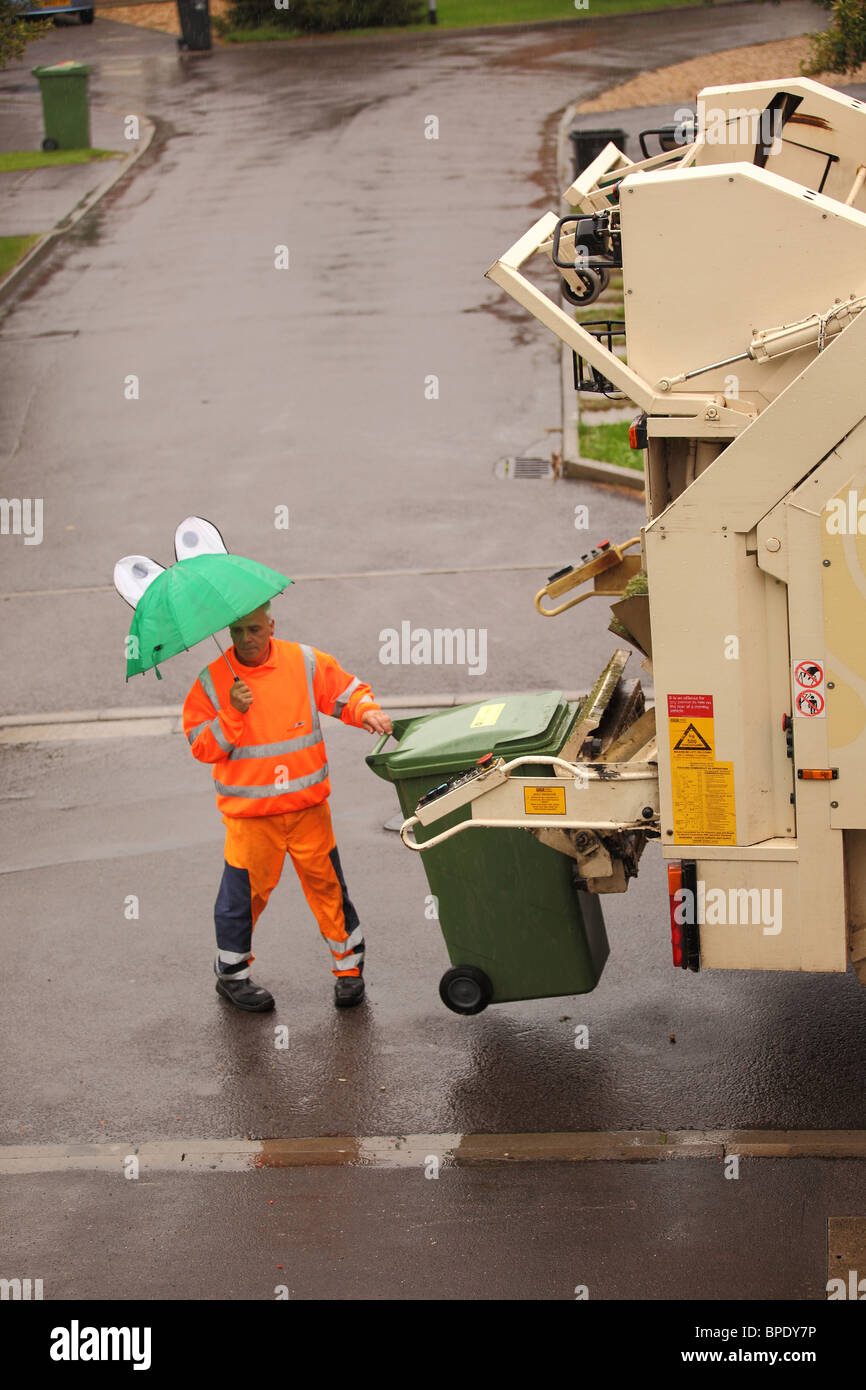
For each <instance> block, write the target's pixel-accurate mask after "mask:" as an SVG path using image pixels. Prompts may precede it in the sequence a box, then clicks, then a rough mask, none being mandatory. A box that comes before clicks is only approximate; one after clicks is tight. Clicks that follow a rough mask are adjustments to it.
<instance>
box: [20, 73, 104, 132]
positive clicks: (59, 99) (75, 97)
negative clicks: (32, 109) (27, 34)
mask: <svg viewBox="0 0 866 1390" xmlns="http://www.w3.org/2000/svg"><path fill="white" fill-rule="evenodd" d="M32 71H33V76H34V77H38V78H39V89H40V91H41V93H42V113H43V116H44V118H45V139H44V140H43V141H42V148H43V150H89V149H90V103H89V100H88V95H87V79H88V77H89V76H90V73H91V71H92V69H91V68H89V67H88V66H87V64H86V63H74V62H68V63H52V64H51V66H50V67H40V68H33V70H32Z"/></svg>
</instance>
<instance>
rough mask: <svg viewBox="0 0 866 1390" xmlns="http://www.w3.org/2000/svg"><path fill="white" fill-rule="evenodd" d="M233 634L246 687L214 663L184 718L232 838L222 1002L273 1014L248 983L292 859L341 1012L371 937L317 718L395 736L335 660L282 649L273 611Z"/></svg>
mask: <svg viewBox="0 0 866 1390" xmlns="http://www.w3.org/2000/svg"><path fill="white" fill-rule="evenodd" d="M229 632H230V634H231V638H232V642H233V644H234V646H233V655H234V661H233V662H232V665H233V666H235V667H237V666H238V665H239V666H240V668H241V671H240V675H239V678H238V680H234V678H233V676H232V674H231V672H230V670H229V668H228V666H227V664H226V662H225V661H224V660H223V658H222V657H221V656H220V657H217V659H216V660H215V661H212V662H211V664H210V665H209V666H207V667H205V669H204V670H203V671H202V672H201V674H200V675H199V677H198V679H197V681H196V683H195V685H194V686H193V688H192V690H191V691H190V692H189V694H188V695H187V697H186V701H185V703H184V707H183V728H184V733H185V734H186V736H187V738H188V740H189V743H190V746H191V748H192V752H193V756H194V757H196V758H198V760H199V761H200V762H203V763H213V764H214V770H213V779H214V783H215V786H216V793H217V806H218V807H219V809H220V811H221V812H222V817H223V822H224V824H225V827H226V846H225V868H224V870H223V877H222V883H221V884H220V890H219V894H218V896H217V900H216V907H215V909H214V921H215V923H216V938H217V958H216V962H215V965H214V969H215V971H216V975H217V982H216V987H217V992H218V993H219V994H221V995H222V996H223V998H225V999H228V1000H230V1001H231V1003H232V1004H234V1005H235V1006H236V1007H237V1008H239V1009H246V1010H248V1011H249V1012H252V1013H264V1012H265V1011H266V1010H268V1009H272V1008H273V1007H274V998H273V995H272V994H270V993H269V992H268V990H266V989H263V988H262V986H261V985H256V984H254V982H253V980H252V978H251V976H250V963H251V961H253V960H254V959H255V957H254V956H253V953H252V935H253V928H254V927H255V924H256V922H257V920H258V918H259V916H260V915H261V913H262V912H263V911H264V908H265V904H266V903H267V901H268V898H269V896H270V894H271V892H272V891H273V889H274V888H275V887H276V885H277V883H278V881H279V877H280V874H281V872H282V868H283V861H284V859H285V857H286V854H287V853H288V854H289V855H290V857H291V860H292V863H293V865H294V867H295V871H296V873H297V875H298V878H299V879H300V881H301V887H302V888H303V890H304V895H305V897H306V899H307V902H308V903H309V904H310V907H311V908H312V910H313V913H314V915H315V917H316V920H317V922H318V924H319V930H320V931H321V933H322V936H323V937H324V938H325V942H326V944H327V946H328V947H329V949H330V951H331V954H332V960H333V967H332V969H333V974H334V975H335V977H336V979H335V983H334V1002H335V1003H336V1005H337V1007H338V1008H346V1007H349V1006H351V1005H353V1004H359V1003H360V1002H361V1000H362V999H363V997H364V980H363V969H364V936H363V933H362V931H361V926H360V923H359V921H358V914H357V912H356V911H355V909H354V907H353V905H352V901H351V899H350V897H349V894H348V891H347V889H346V882H345V879H344V878H343V870H342V868H341V867H340V855H339V853H338V851H337V845H336V841H335V840H334V832H333V829H332V827H331V813H330V810H329V808H328V796H329V794H330V790H331V784H330V782H329V780H328V761H327V754H326V752H325V743H324V738H323V736H322V729H321V724H320V721H319V714H320V712H321V713H322V714H330V715H333V716H334V717H335V718H336V719H341V720H342V721H343V723H344V724H353V725H355V726H356V727H358V728H364V729H367V730H368V731H369V732H370V733H373V734H389V733H391V721H390V719H389V718H388V716H387V714H384V713H383V711H382V710H381V709H380V708H379V706H378V705H377V703H376V700H375V697H374V695H373V692H372V690H371V689H370V687H369V685H364V684H363V682H362V681H360V680H359V679H358V678H357V676H350V675H349V674H348V672H346V671H344V670H343V668H342V667H341V666H340V665H339V664H338V663H337V662H336V661H335V660H334V658H333V657H332V656H329V655H328V654H327V653H326V652H320V651H317V650H316V649H315V647H306V646H302V645H299V644H298V643H297V642H283V641H280V640H279V639H278V638H275V637H274V635H273V633H274V620H273V618H272V617H271V615H270V604H269V603H268V604H265V605H264V606H263V607H261V608H257V609H256V610H255V612H254V613H248V614H247V616H246V617H244V618H238V620H237V621H236V622H234V623H232V624H231V626H230V628H229ZM231 656H232V653H229V657H230V658H231Z"/></svg>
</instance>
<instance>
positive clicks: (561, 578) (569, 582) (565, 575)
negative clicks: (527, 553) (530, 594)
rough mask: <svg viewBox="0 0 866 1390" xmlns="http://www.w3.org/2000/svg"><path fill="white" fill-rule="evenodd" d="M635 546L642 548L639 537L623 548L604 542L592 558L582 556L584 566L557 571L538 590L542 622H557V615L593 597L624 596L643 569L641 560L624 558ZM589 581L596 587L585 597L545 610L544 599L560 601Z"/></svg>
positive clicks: (625, 543)
mask: <svg viewBox="0 0 866 1390" xmlns="http://www.w3.org/2000/svg"><path fill="white" fill-rule="evenodd" d="M633 545H640V536H632V538H631V540H630V541H623V542H622V544H621V545H611V543H610V541H602V543H601V545H599V546H597V547H596V549H595V550H593V551H592V552H591V554H590V556H589V558H587V557H586V556H585V555H582V556H581V559H582V560H583V561H584V562H585V563H584V564H581V565H568V566H567V567H566V568H565V569H562V570H557V571H556V573H555V574H552V575H551V576H550V578H549V579H548V581H547V583H546V584H545V586H544V588H543V589H539V591H538V593H537V594H536V595H535V607H536V608H537V609H538V612H539V613H540V614H541V616H542V617H543V618H555V617H556V616H557V614H558V613H564V612H565V610H566V609H567V608H573V607H574V605H575V604H576V603H583V600H584V599H585V598H592V597H593V595H594V594H608V595H610V594H623V593H624V592H625V586H626V584H627V583H628V581H629V580H630V579H631V578H632V577H633V576H634V575H635V574H637V572H638V570H639V569H640V567H641V560H640V558H639V557H638V556H637V555H629V556H628V557H626V556H625V554H624V552H625V551H626V550H630V549H631V547H632V546H633ZM614 571H615V572H614ZM588 579H592V580H593V581H594V584H593V587H592V588H591V589H588V590H587V592H586V593H585V594H578V596H577V597H576V598H573V599H569V601H568V603H561V604H560V605H559V607H558V608H542V606H541V602H542V599H544V598H559V597H560V595H561V594H566V593H568V591H569V589H574V588H576V587H577V585H578V584H585V583H586V581H587V580H588Z"/></svg>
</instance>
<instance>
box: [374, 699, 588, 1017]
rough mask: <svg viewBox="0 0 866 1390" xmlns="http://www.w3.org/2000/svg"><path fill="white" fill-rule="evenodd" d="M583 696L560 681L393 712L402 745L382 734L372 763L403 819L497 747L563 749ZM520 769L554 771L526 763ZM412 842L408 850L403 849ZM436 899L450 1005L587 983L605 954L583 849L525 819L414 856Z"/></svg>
mask: <svg viewBox="0 0 866 1390" xmlns="http://www.w3.org/2000/svg"><path fill="white" fill-rule="evenodd" d="M579 709H580V705H579V703H578V702H574V701H569V700H565V699H563V696H562V692H561V691H558V690H553V691H547V692H544V693H542V694H537V695H510V696H503V697H502V698H501V699H498V700H488V701H481V702H478V703H475V704H471V705H459V706H457V707H456V708H454V709H449V710H445V711H442V712H438V713H436V714H427V715H422V716H421V717H420V718H407V719H397V720H395V721H394V738H396V740H397V745H396V747H392V748H390V749H389V750H386V748H385V745H386V744H387V742H388V738H387V737H385V738H383V739H381V740H380V742H379V744H378V745H377V747H376V749H375V750H374V752H372V753H371V754H369V756H368V757H367V764H368V766H369V767H371V768H372V770H373V771H374V772H375V773H376V774H377V775H378V776H379V777H382V778H384V779H385V780H387V781H390V782H393V783H394V786H395V788H396V791H397V796H398V798H399V801H400V807H401V809H402V811H403V814H404V816H405V817H406V818H407V819H408V818H409V817H410V816H412V815H413V814H414V811H415V807H416V806H417V804H418V801H419V800H420V798H421V797H422V796H425V795H427V794H428V793H429V792H430V791H432V790H433V789H434V788H436V787H437V786H441V785H442V784H443V783H445V782H446V780H447V779H449V778H452V777H455V776H457V775H459V774H461V773H466V772H470V771H472V769H473V768H474V767H475V765H476V764H477V762H478V759H479V758H482V757H484V756H486V755H487V754H488V753H492V754H493V755H494V757H500V756H501V757H504V758H506V759H511V758H516V757H520V756H523V755H526V754H532V753H538V754H544V755H547V756H551V755H552V756H556V755H558V754H559V753H560V751H561V750H562V748H563V745H564V744H565V742H566V739H567V738H568V736H569V734H570V733H571V731H572V729H573V728H574V724H575V721H576V719H577V716H578V713H579ZM520 775H521V776H539V777H550V776H551V775H552V774H551V768H550V767H549V766H545V765H544V764H540V765H538V766H537V767H535V768H533V767H532V765H526V766H525V767H523V768H521V770H520ZM470 819H471V809H470V807H469V806H461V807H459V808H458V809H457V810H456V811H453V812H451V813H450V814H449V815H447V816H444V817H443V818H442V819H441V820H438V821H435V822H434V823H433V824H432V825H429V826H427V827H424V826H422V825H420V824H419V825H416V826H415V827H414V834H415V838H416V840H417V842H418V843H419V844H421V843H423V842H424V841H425V840H428V839H433V838H434V837H435V836H436V835H439V834H441V833H442V831H443V830H447V829H448V828H449V827H450V826H452V825H457V824H458V823H459V822H460V821H464V820H470ZM408 853H410V851H408V850H407V854H408ZM418 857H419V858H420V859H421V861H422V863H423V865H424V869H425V871H426V873H427V880H428V882H429V884H430V890H431V892H432V893H433V894H434V895H435V897H436V898H437V899H438V914H439V926H440V928H441V931H442V935H443V937H444V938H445V945H446V947H447V949H448V955H449V957H450V960H451V969H450V970H447V971H446V972H445V974H444V975H443V976H442V979H441V981H440V985H439V993H440V996H441V998H442V1001H443V1003H445V1004H446V1005H447V1006H448V1008H449V1009H453V1010H454V1012H455V1013H461V1014H476V1013H480V1012H481V1010H482V1009H484V1008H486V1007H487V1005H488V1004H501V1003H505V1002H506V1001H508V1000H516V999H543V998H551V997H557V996H560V995H572V994H586V993H588V992H589V991H590V990H592V989H594V988H595V986H596V985H597V984H598V981H599V979H600V977H601V972H602V970H603V969H604V964H605V961H606V960H607V955H608V942H607V933H606V932H605V928H604V918H603V915H602V911H601V907H600V905H599V902H598V896H597V894H594V893H587V892H585V891H583V890H581V889H580V888H579V887H578V886H577V865H576V861H575V860H574V859H572V858H571V857H570V856H569V855H566V854H561V853H560V852H559V851H558V850H554V849H551V848H550V847H549V846H547V845H543V844H541V843H540V842H539V841H538V840H537V839H536V837H535V836H534V835H531V834H529V833H528V831H526V830H521V829H511V828H509V829H499V828H485V827H478V828H473V829H471V830H466V831H464V832H463V833H461V834H459V835H454V836H452V837H451V838H450V839H448V840H446V841H445V842H444V843H443V844H441V845H436V846H435V847H434V848H433V849H430V850H427V851H426V852H423V853H421V854H419V856H418Z"/></svg>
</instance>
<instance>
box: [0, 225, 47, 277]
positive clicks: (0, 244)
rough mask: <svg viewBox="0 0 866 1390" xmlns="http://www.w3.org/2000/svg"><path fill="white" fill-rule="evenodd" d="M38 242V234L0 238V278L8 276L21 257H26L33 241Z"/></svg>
mask: <svg viewBox="0 0 866 1390" xmlns="http://www.w3.org/2000/svg"><path fill="white" fill-rule="evenodd" d="M38 240H39V233H38V232H34V233H33V234H32V235H31V236H0V278H2V277H3V276H4V275H8V274H9V271H10V270H11V269H12V267H13V266H15V265H17V264H18V262H19V261H20V260H21V258H22V256H26V255H27V252H28V251H29V250H30V247H31V246H32V245H33V243H34V241H38Z"/></svg>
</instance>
